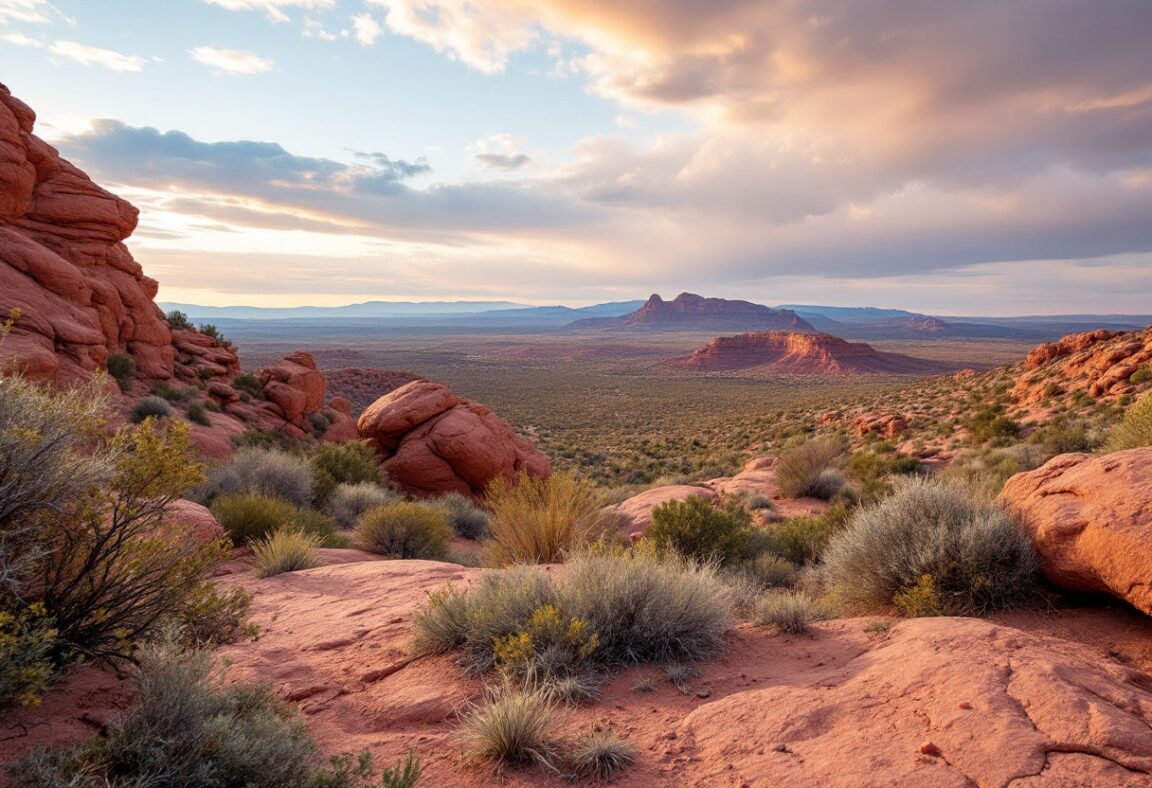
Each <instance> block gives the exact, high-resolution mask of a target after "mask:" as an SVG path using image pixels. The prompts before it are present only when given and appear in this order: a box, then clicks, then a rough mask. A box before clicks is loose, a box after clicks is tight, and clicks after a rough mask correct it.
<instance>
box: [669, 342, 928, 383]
mask: <svg viewBox="0 0 1152 788" xmlns="http://www.w3.org/2000/svg"><path fill="white" fill-rule="evenodd" d="M670 365H671V366H673V367H676V368H679V369H687V370H695V371H699V372H719V371H726V370H742V371H747V372H755V373H760V374H773V375H779V374H798V375H843V374H874V373H932V372H941V371H944V370H945V369H946V368H947V367H946V366H945V365H943V364H940V363H939V362H936V361H927V360H924V359H918V358H912V357H911V356H904V355H901V354H899V353H883V352H881V351H878V350H876V349H875V348H873V347H872V346H871V345H868V344H865V343H863V342H847V341H845V340H843V339H840V338H839V337H834V336H832V335H831V334H801V333H797V332H793V331H761V332H753V333H749V334H739V335H737V336H732V337H717V338H716V339H713V340H712V341H711V342H709V343H708V344H707V345H705V346H704V347H702V348H699V349H698V350H696V351H695V352H693V353H692V355H690V356H686V357H684V358H679V359H674V360H673V361H671V362H670Z"/></svg>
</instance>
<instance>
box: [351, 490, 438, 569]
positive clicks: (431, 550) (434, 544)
mask: <svg viewBox="0 0 1152 788" xmlns="http://www.w3.org/2000/svg"><path fill="white" fill-rule="evenodd" d="M451 538H452V527H451V526H450V525H448V517H447V515H446V514H445V513H444V511H443V510H441V509H438V508H436V507H434V506H425V505H423V504H419V503H410V502H407V501H398V502H396V503H389V504H385V505H383V506H377V507H375V508H373V509H369V510H368V511H366V512H365V513H364V514H363V515H362V516H361V517H360V523H359V525H357V526H356V542H357V544H359V545H360V546H361V547H362V548H363V549H365V550H368V551H369V552H373V553H380V554H381V555H386V556H389V557H390V558H423V559H427V560H430V561H443V560H444V559H446V558H447V557H448V547H449V541H450V540H451Z"/></svg>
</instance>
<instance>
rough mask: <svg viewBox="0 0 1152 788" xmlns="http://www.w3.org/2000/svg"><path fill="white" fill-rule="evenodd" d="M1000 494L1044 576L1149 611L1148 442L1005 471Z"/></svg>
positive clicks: (1151, 514)
mask: <svg viewBox="0 0 1152 788" xmlns="http://www.w3.org/2000/svg"><path fill="white" fill-rule="evenodd" d="M1000 498H1001V500H1002V501H1004V503H1005V504H1007V505H1008V506H1009V508H1011V509H1012V510H1013V511H1014V512H1016V513H1017V515H1018V517H1019V518H1020V521H1021V522H1022V523H1023V524H1024V525H1025V527H1027V528H1028V530H1029V532H1030V533H1031V534H1032V537H1033V540H1034V541H1035V544H1036V549H1037V551H1038V552H1039V553H1040V557H1041V562H1042V568H1043V571H1044V575H1045V576H1046V577H1047V578H1048V579H1049V580H1051V581H1052V582H1053V583H1055V584H1056V585H1059V586H1063V587H1065V588H1069V589H1073V590H1077V591H1093V592H1100V593H1106V594H1112V595H1113V596H1117V597H1119V598H1121V599H1123V600H1125V601H1126V602H1128V603H1129V604H1131V605H1133V606H1135V607H1137V608H1139V609H1140V610H1143V611H1144V612H1145V613H1149V614H1152V448H1146V449H1131V450H1129V451H1122V452H1116V453H1114V454H1106V455H1103V456H1093V455H1088V454H1062V455H1060V456H1058V457H1054V458H1052V459H1051V460H1049V461H1048V462H1047V463H1045V464H1044V465H1043V466H1042V467H1040V468H1038V469H1036V470H1034V471H1028V472H1026V473H1020V474H1017V475H1015V476H1013V477H1012V478H1011V479H1009V480H1008V482H1007V484H1005V485H1004V490H1003V492H1002V493H1001V496H1000Z"/></svg>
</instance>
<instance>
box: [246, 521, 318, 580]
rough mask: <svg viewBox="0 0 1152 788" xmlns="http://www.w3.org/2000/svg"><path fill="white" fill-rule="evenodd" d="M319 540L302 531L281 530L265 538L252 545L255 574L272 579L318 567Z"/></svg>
mask: <svg viewBox="0 0 1152 788" xmlns="http://www.w3.org/2000/svg"><path fill="white" fill-rule="evenodd" d="M319 546H320V540H319V539H317V538H316V537H315V536H313V535H312V534H309V533H305V532H304V531H296V530H292V529H283V530H279V531H276V532H274V533H273V534H271V535H270V536H266V537H264V538H263V539H261V540H260V541H258V542H256V543H255V544H253V545H252V553H253V555H254V557H255V559H256V574H257V575H259V576H260V577H272V576H273V575H279V574H283V573H284V572H296V571H299V570H301V569H311V568H312V567H314V566H320V564H321V561H320V556H318V555H317V554H316V548H317V547H319Z"/></svg>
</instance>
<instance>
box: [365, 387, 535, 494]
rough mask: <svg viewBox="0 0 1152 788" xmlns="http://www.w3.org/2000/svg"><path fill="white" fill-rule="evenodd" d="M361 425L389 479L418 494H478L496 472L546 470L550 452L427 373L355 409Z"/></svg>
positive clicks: (511, 473) (510, 476)
mask: <svg viewBox="0 0 1152 788" xmlns="http://www.w3.org/2000/svg"><path fill="white" fill-rule="evenodd" d="M358 427H359V431H360V434H361V435H362V436H363V437H364V438H366V439H368V440H369V441H370V443H371V445H372V447H373V448H374V449H375V450H376V453H377V456H379V458H380V460H381V465H382V467H383V469H384V470H385V471H386V472H387V474H388V477H389V479H391V480H392V482H393V483H394V484H396V485H398V486H399V487H401V488H403V489H404V490H406V491H408V492H411V493H414V494H417V495H429V496H436V495H441V494H443V493H446V492H452V491H455V492H459V493H463V494H465V495H472V496H480V495H482V494H483V492H484V489H485V488H486V487H487V486H488V484H489V483H490V482H491V481H492V480H494V479H496V478H503V479H507V480H512V479H514V478H516V477H517V476H518V475H519V474H521V473H531V474H534V475H537V476H547V475H548V474H549V473H551V465H550V463H549V461H548V458H547V457H545V456H544V455H543V454H541V453H540V451H539V450H537V449H536V447H535V446H533V445H532V444H531V443H529V442H528V441H526V440H524V439H523V438H521V437H519V436H518V435H516V433H515V432H513V430H512V428H511V427H510V426H509V425H508V423H507V422H505V421H503V420H502V419H500V418H499V417H497V416H496V415H495V414H494V413H492V411H490V410H489V409H488V408H486V407H484V406H483V405H480V404H478V403H475V402H468V401H467V400H461V399H460V398H459V397H457V396H456V395H455V394H453V393H452V391H451V390H449V389H448V387H447V386H443V385H441V384H439V383H432V382H431V381H427V380H417V381H413V382H412V383H408V384H407V385H404V386H401V387H400V388H398V389H396V390H395V391H392V392H390V393H389V394H386V395H384V396H383V397H380V398H379V399H378V400H376V401H375V402H374V403H372V404H371V405H369V406H368V408H367V409H366V410H365V411H364V413H362V414H361V415H360V419H359V422H358Z"/></svg>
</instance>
